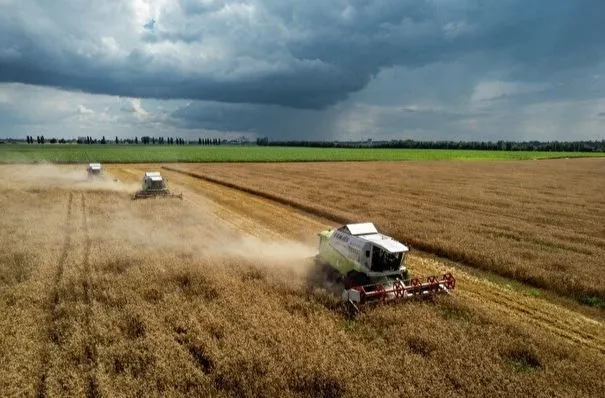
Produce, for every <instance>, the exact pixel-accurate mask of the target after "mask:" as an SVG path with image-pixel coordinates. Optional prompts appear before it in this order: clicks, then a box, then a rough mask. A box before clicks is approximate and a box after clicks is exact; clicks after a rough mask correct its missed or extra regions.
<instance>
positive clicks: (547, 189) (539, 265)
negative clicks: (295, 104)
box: [170, 159, 605, 304]
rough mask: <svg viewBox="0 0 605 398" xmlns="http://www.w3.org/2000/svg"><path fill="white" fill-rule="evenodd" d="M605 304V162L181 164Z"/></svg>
mask: <svg viewBox="0 0 605 398" xmlns="http://www.w3.org/2000/svg"><path fill="white" fill-rule="evenodd" d="M170 167H171V168H174V169H178V170H186V171H189V172H193V173H195V174H198V175H200V176H203V177H206V178H214V179H217V180H220V181H226V182H229V183H233V184H236V185H238V186H243V187H247V188H251V189H254V190H257V191H261V192H263V193H268V194H271V195H273V196H277V197H279V198H283V199H286V200H288V201H291V202H294V203H298V204H302V205H303V206H306V207H312V208H313V210H315V211H317V212H319V213H321V214H330V215H332V216H335V217H336V218H338V219H343V220H353V221H356V220H360V221H364V220H371V221H373V222H374V223H375V224H376V225H377V227H379V228H380V229H382V230H384V231H386V232H387V233H389V234H392V235H393V236H395V237H397V238H399V239H401V240H403V241H405V242H407V243H408V244H410V245H411V246H412V247H414V248H416V249H421V250H425V251H428V252H431V253H435V254H438V255H440V256H443V257H446V258H449V259H451V260H454V261H460V262H463V263H465V264H469V265H471V266H473V267H476V268H480V269H484V270H489V271H494V272H496V273H498V274H500V275H503V276H505V277H508V278H512V279H516V280H519V281H522V282H525V283H529V284H531V285H533V286H536V287H538V288H545V289H548V290H551V291H554V292H556V293H558V294H560V295H564V296H568V297H572V298H575V299H577V300H579V301H582V302H590V301H591V300H592V301H593V302H597V303H601V304H605V280H604V279H603V278H600V275H601V273H602V272H603V271H604V270H605V159H560V160H541V161H517V162H510V161H506V162H505V161H493V162H462V161H460V162H455V161H450V162H399V163H388V162H374V163H354V162H352V163H338V164H330V165H329V166H328V165H325V164H321V163H315V164H252V165H246V166H241V165H219V164H199V165H189V164H182V165H175V166H170Z"/></svg>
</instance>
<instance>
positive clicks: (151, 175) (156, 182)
mask: <svg viewBox="0 0 605 398" xmlns="http://www.w3.org/2000/svg"><path fill="white" fill-rule="evenodd" d="M156 197H171V198H179V199H181V200H182V199H183V194H182V193H180V194H174V193H172V192H170V190H169V189H168V187H167V186H166V182H165V181H164V178H162V176H161V175H160V173H159V172H157V171H148V172H146V173H145V176H144V177H143V187H142V188H141V190H139V191H137V192H136V193H135V194H134V195H133V196H132V199H133V200H135V199H146V198H156Z"/></svg>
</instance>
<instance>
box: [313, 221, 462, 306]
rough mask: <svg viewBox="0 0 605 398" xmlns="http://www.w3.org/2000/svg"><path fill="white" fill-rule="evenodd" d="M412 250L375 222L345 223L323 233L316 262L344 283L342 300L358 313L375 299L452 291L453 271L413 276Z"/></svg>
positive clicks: (415, 296) (320, 234)
mask: <svg viewBox="0 0 605 398" xmlns="http://www.w3.org/2000/svg"><path fill="white" fill-rule="evenodd" d="M408 251H409V249H408V247H406V246H405V245H404V244H402V243H401V242H398V241H397V240H395V239H393V238H391V237H390V236H387V235H384V234H381V233H379V232H378V231H377V230H376V227H375V226H374V224H372V223H358V224H347V225H343V226H341V227H340V228H338V229H329V230H326V231H322V232H320V233H319V254H317V256H316V257H315V261H316V263H317V264H318V265H320V266H321V267H322V268H323V269H324V270H325V271H326V272H327V273H328V275H329V276H332V275H333V276H334V278H330V279H335V280H336V281H338V282H344V291H343V292H342V301H343V302H344V303H345V304H346V305H348V307H349V309H351V310H353V311H354V313H357V312H359V309H360V306H362V305H364V304H366V303H371V302H386V301H390V300H394V299H401V300H405V299H409V298H418V297H429V296H432V295H434V294H436V293H449V291H450V290H452V289H454V287H455V285H456V280H455V278H454V277H453V276H452V274H451V273H449V272H448V273H446V274H444V275H443V276H441V277H437V276H429V277H426V278H422V279H426V281H425V282H423V281H422V280H421V279H420V278H417V277H416V278H410V276H409V273H408V270H407V268H406V267H405V256H406V253H407V252H408Z"/></svg>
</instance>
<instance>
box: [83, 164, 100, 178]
mask: <svg viewBox="0 0 605 398" xmlns="http://www.w3.org/2000/svg"><path fill="white" fill-rule="evenodd" d="M87 171H88V178H95V177H102V176H103V168H102V167H101V163H89V164H88V169H87Z"/></svg>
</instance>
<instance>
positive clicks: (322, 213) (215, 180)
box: [162, 166, 353, 224]
mask: <svg viewBox="0 0 605 398" xmlns="http://www.w3.org/2000/svg"><path fill="white" fill-rule="evenodd" d="M162 168H163V169H165V170H168V171H173V172H175V173H180V174H184V175H187V176H189V177H193V178H197V179H200V180H204V181H208V182H211V183H214V184H218V185H222V186H224V187H227V188H231V189H236V190H238V191H242V192H245V193H248V194H251V195H254V196H258V197H261V198H264V199H269V200H272V201H274V202H277V203H279V204H282V205H286V206H289V207H292V208H295V209H297V210H302V211H304V212H306V213H309V214H311V215H314V216H318V217H322V218H325V219H326V220H329V221H333V222H336V223H341V224H349V223H351V222H353V221H352V220H351V219H349V218H347V217H343V216H338V215H336V214H334V213H331V212H329V211H326V210H322V209H318V208H316V207H314V206H308V205H304V204H302V203H299V202H297V201H294V200H291V199H286V198H283V197H281V196H279V195H274V194H270V193H267V192H263V191H260V190H257V189H254V188H248V187H245V186H242V185H238V184H234V183H231V182H228V181H224V180H221V179H218V178H214V177H208V176H204V175H200V174H197V173H192V172H190V171H185V170H181V169H176V168H173V167H168V166H162Z"/></svg>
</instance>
